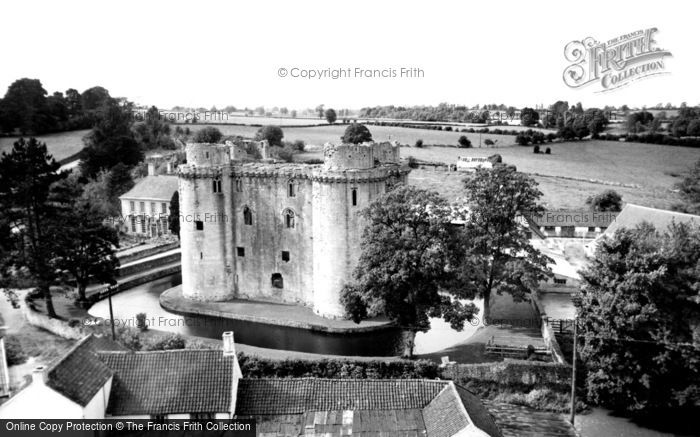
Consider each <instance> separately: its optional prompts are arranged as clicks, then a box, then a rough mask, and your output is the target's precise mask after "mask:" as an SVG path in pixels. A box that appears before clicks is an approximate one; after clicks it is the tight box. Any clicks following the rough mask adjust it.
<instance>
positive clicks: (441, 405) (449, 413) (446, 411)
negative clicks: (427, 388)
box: [423, 384, 469, 437]
mask: <svg viewBox="0 0 700 437" xmlns="http://www.w3.org/2000/svg"><path fill="white" fill-rule="evenodd" d="M461 403H462V401H461V399H460V398H459V396H458V395H457V391H456V390H455V388H454V384H449V385H445V387H444V388H443V390H442V391H441V392H440V394H439V395H437V396H435V399H433V400H432V401H430V403H429V404H428V405H426V406H425V408H423V420H424V421H425V429H426V431H428V435H429V436H430V437H450V436H453V435H455V434H457V433H458V432H459V431H460V430H462V429H464V428H465V427H466V426H468V425H469V418H468V417H467V415H466V414H465V411H464V407H463V406H462V405H461Z"/></svg>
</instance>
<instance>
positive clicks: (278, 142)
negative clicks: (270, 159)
mask: <svg viewBox="0 0 700 437" xmlns="http://www.w3.org/2000/svg"><path fill="white" fill-rule="evenodd" d="M283 138H284V132H283V131H282V128H281V127H279V126H274V125H267V126H263V127H261V128H260V129H258V131H257V132H256V133H255V139H256V140H257V141H261V140H267V142H268V143H270V145H271V146H278V147H281V146H282V139H283Z"/></svg>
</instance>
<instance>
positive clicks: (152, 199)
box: [119, 163, 178, 237]
mask: <svg viewBox="0 0 700 437" xmlns="http://www.w3.org/2000/svg"><path fill="white" fill-rule="evenodd" d="M177 189H178V178H177V176H174V175H159V176H156V175H155V169H154V164H153V163H149V165H148V176H146V177H145V178H143V179H141V180H140V181H138V182H137V183H136V185H134V187H133V188H132V189H131V190H129V191H127V192H126V193H124V194H123V195H121V196H119V200H120V202H121V210H122V219H123V225H122V231H124V232H125V233H127V234H133V235H139V236H143V237H155V236H159V235H163V234H166V233H168V217H169V216H170V200H171V199H172V197H173V194H174V193H176V192H177Z"/></svg>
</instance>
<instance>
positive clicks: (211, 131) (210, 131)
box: [192, 126, 224, 144]
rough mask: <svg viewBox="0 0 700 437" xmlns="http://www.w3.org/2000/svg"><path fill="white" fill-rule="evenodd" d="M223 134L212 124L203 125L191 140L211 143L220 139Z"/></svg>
mask: <svg viewBox="0 0 700 437" xmlns="http://www.w3.org/2000/svg"><path fill="white" fill-rule="evenodd" d="M223 136H224V134H222V133H221V131H220V130H219V129H217V128H215V127H214V126H207V127H203V128H202V129H200V130H198V131H197V132H195V134H194V138H193V139H192V141H194V142H195V143H211V144H216V143H218V142H219V141H221V138H223Z"/></svg>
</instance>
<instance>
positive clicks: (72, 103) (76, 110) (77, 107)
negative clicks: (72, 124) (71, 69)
mask: <svg viewBox="0 0 700 437" xmlns="http://www.w3.org/2000/svg"><path fill="white" fill-rule="evenodd" d="M66 109H67V110H68V116H70V117H77V116H78V115H80V114H82V112H83V104H82V97H81V95H80V93H79V92H78V90H76V89H73V88H69V89H67V90H66Z"/></svg>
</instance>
